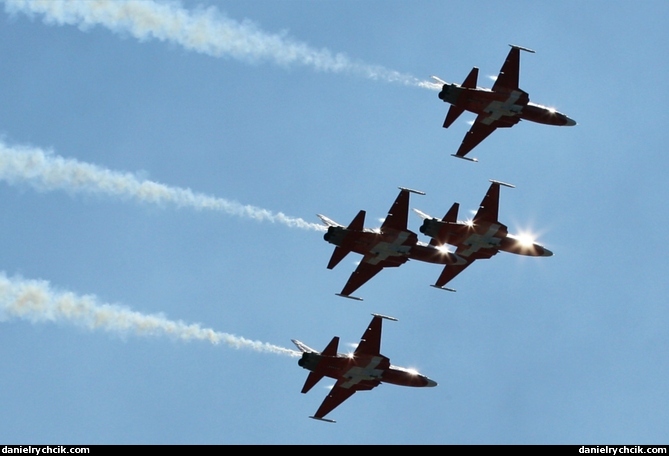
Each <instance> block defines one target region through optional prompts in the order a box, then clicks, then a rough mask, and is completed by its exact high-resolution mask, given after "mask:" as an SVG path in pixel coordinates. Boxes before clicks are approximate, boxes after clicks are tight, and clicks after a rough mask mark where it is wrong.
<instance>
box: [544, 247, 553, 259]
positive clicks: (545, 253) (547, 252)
mask: <svg viewBox="0 0 669 456" xmlns="http://www.w3.org/2000/svg"><path fill="white" fill-rule="evenodd" d="M541 256H545V257H549V256H553V252H551V251H550V250H548V249H547V248H546V247H544V254H543V255H541Z"/></svg>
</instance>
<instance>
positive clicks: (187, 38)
mask: <svg viewBox="0 0 669 456" xmlns="http://www.w3.org/2000/svg"><path fill="white" fill-rule="evenodd" d="M3 1H4V2H5V10H6V11H7V12H8V13H10V14H16V13H19V12H21V13H25V14H27V15H30V16H33V15H35V14H37V15H43V16H44V21H45V22H46V23H47V24H57V25H63V24H68V25H76V26H79V28H81V29H87V28H91V27H94V26H96V25H99V26H103V27H106V28H108V29H109V30H111V31H113V32H115V33H121V34H130V35H131V36H133V37H135V38H137V39H139V40H148V39H156V40H159V41H167V42H170V43H174V44H178V45H180V46H183V47H184V48H185V49H187V50H189V51H195V52H200V53H202V54H207V55H210V56H214V57H223V56H228V57H232V58H235V59H240V60H247V61H263V60H268V61H273V62H275V63H277V64H279V65H283V66H288V65H292V64H300V65H304V66H309V67H312V68H313V69H315V70H317V71H328V72H333V73H350V74H355V75H359V76H363V77H366V78H369V79H374V80H383V81H386V82H395V83H400V84H405V85H411V86H418V87H424V88H428V89H431V88H433V87H432V86H431V85H430V84H431V83H429V82H427V81H420V80H419V79H417V78H415V77H413V76H411V75H408V74H402V73H399V72H397V71H393V70H389V69H387V68H384V67H382V66H378V65H368V64H365V63H362V62H356V61H353V60H351V59H350V58H349V57H348V56H346V55H345V54H342V53H336V54H333V53H332V52H331V51H329V50H327V49H314V48H312V47H310V46H308V45H307V44H304V43H301V42H298V41H295V40H292V39H290V38H289V37H287V36H286V33H278V34H270V33H266V32H264V31H262V30H260V29H259V28H258V26H256V25H255V24H253V23H252V22H250V21H248V20H245V21H243V22H241V23H240V22H237V21H235V20H232V19H230V18H227V17H225V16H224V15H223V14H222V13H220V12H219V11H218V10H217V9H216V8H214V7H209V8H206V9H205V8H197V9H195V10H193V11H189V10H187V9H185V8H183V7H182V6H181V5H180V4H179V3H177V2H156V1H153V0H126V1H118V0H86V1H81V0H3ZM426 84H427V85H426Z"/></svg>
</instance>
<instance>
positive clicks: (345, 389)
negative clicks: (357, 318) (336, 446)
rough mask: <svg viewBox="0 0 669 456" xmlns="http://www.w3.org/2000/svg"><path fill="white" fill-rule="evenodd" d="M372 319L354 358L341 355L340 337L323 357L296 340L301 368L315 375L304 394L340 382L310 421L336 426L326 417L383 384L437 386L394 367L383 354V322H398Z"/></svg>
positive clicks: (414, 374) (312, 376) (334, 339)
mask: <svg viewBox="0 0 669 456" xmlns="http://www.w3.org/2000/svg"><path fill="white" fill-rule="evenodd" d="M372 315H374V318H372V321H371V322H370V323H369V326H368V327H367V330H366V331H365V333H364V334H363V335H362V338H361V339H360V343H359V344H358V347H357V348H356V349H355V351H354V352H353V353H352V354H350V355H346V354H342V353H337V347H338V345H339V337H336V336H335V337H333V338H332V340H331V341H330V343H329V344H328V345H327V347H325V350H323V351H322V352H320V353H319V352H318V351H316V350H314V349H313V348H309V347H308V346H306V345H305V344H303V343H302V342H300V341H299V340H295V339H293V343H294V344H295V345H297V348H299V349H300V350H301V351H302V358H300V360H299V361H298V362H297V364H299V365H300V366H301V367H303V368H305V369H307V370H309V371H311V372H309V376H308V377H307V380H306V382H305V383H304V386H303V387H302V393H306V392H307V391H309V390H310V389H311V388H312V387H313V386H314V385H315V384H316V383H318V382H319V381H320V380H321V379H322V378H323V377H330V378H334V379H335V380H337V383H335V385H334V386H333V387H332V389H331V390H330V393H329V394H328V395H327V396H326V397H325V399H324V400H323V403H322V404H321V406H320V407H319V408H318V410H317V411H316V414H315V415H314V416H311V417H310V418H314V419H316V420H321V421H328V422H331V423H334V422H335V421H333V420H329V419H327V418H324V417H325V415H327V414H328V413H330V412H331V411H332V410H333V409H334V408H335V407H337V406H338V405H339V404H341V403H342V402H344V401H345V400H346V399H348V398H349V397H351V396H353V394H354V393H355V392H356V391H367V390H371V389H372V388H375V387H377V386H378V385H379V384H381V383H392V384H393V385H400V386H437V383H436V382H435V381H434V380H430V379H429V378H427V377H426V376H424V375H421V374H419V373H418V372H415V371H413V370H411V369H405V368H403V367H398V366H393V365H392V364H390V360H389V359H388V358H386V357H385V356H383V355H382V354H381V321H382V319H384V318H385V319H388V320H392V321H397V319H396V318H393V317H387V316H384V315H378V314H372Z"/></svg>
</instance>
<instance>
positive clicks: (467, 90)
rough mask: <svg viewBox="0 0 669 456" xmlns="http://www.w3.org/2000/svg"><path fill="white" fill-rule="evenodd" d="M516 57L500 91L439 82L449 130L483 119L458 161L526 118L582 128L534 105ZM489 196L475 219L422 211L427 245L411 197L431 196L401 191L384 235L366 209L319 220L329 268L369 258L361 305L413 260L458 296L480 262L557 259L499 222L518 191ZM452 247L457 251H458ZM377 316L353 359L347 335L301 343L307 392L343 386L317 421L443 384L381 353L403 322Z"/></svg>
mask: <svg viewBox="0 0 669 456" xmlns="http://www.w3.org/2000/svg"><path fill="white" fill-rule="evenodd" d="M510 46H511V51H509V54H508V56H507V58H506V60H505V62H504V64H503V65H502V69H501V71H500V73H499V76H498V77H497V79H496V81H495V83H494V84H493V87H492V89H483V88H479V87H477V86H476V82H477V78H478V68H476V67H474V68H473V69H472V70H471V72H470V73H469V75H468V76H467V77H466V78H465V81H464V82H463V83H462V85H457V84H449V83H447V82H445V81H442V80H441V79H439V78H436V77H434V76H433V78H434V79H435V80H436V81H438V82H439V83H440V84H441V85H442V86H441V91H440V92H439V98H440V99H441V100H443V101H444V102H447V103H449V104H450V105H451V106H450V108H449V110H448V113H447V114H446V119H445V121H444V124H443V127H444V128H448V127H449V126H451V125H452V124H453V122H454V121H455V120H456V119H457V118H458V117H459V116H460V115H461V114H462V113H463V112H464V111H471V112H473V113H475V114H477V117H476V120H475V121H474V123H473V125H472V127H471V128H470V130H469V132H468V133H467V134H466V135H465V138H464V140H463V141H462V144H461V145H460V147H459V148H458V150H457V152H456V153H455V154H453V156H455V157H457V158H463V159H466V160H470V161H478V160H477V159H475V158H469V157H466V155H467V154H468V153H469V152H470V151H471V150H472V149H473V148H474V147H476V146H477V145H478V144H479V143H480V142H481V141H483V140H484V139H485V138H486V137H487V136H488V135H490V134H491V133H492V132H493V131H494V130H495V129H497V128H506V127H511V126H513V125H515V124H517V123H518V122H520V121H521V120H530V121H533V122H538V123H543V124H548V125H558V126H573V125H576V122H575V121H573V120H572V119H570V118H569V117H567V116H566V115H564V114H562V113H560V112H557V111H556V110H554V109H551V108H547V107H545V106H541V105H539V104H535V103H531V102H530V99H529V95H528V94H527V92H525V91H523V90H522V89H520V88H519V86H518V79H519V73H520V51H527V52H531V53H534V51H532V50H530V49H527V48H524V47H520V46H515V45H510ZM490 182H491V184H490V187H489V188H488V191H487V192H486V194H485V196H484V197H483V200H482V201H481V204H480V205H479V208H478V210H477V212H476V214H475V215H474V218H473V219H471V220H466V221H459V220H458V210H459V203H457V202H456V203H453V205H452V206H451V207H450V209H449V210H448V211H447V212H446V215H444V217H443V218H441V219H438V218H435V217H432V216H430V215H427V214H426V213H424V212H422V211H420V210H417V209H414V211H415V212H416V213H417V214H418V215H419V216H420V217H421V218H422V219H423V224H422V225H421V226H420V228H419V231H420V232H421V233H422V234H424V235H426V236H428V237H429V238H430V241H429V242H427V243H425V242H421V241H419V240H418V235H417V234H416V233H414V232H413V231H411V230H409V229H408V227H407V226H408V217H409V196H410V194H411V193H415V194H419V195H425V193H423V192H421V191H418V190H412V189H409V188H404V187H399V188H400V193H399V195H398V196H397V198H396V199H395V201H394V202H393V204H392V206H391V207H390V209H389V211H388V216H387V217H386V218H385V220H384V221H383V223H382V225H381V227H380V228H378V229H369V228H365V226H364V223H365V215H366V212H365V211H364V210H361V211H359V212H358V214H357V215H356V216H355V217H354V218H353V220H352V221H351V222H350V223H349V224H348V226H344V225H341V224H339V223H337V222H335V221H333V220H332V219H330V218H328V217H326V216H324V215H321V214H318V217H319V218H320V219H321V220H322V221H323V223H324V224H325V225H326V226H327V227H328V228H327V232H326V233H325V235H324V239H325V240H326V241H327V242H328V243H330V244H333V245H334V246H335V248H334V252H333V253H332V256H331V257H330V261H329V262H328V265H327V268H328V269H332V268H334V267H335V266H336V265H337V264H339V263H340V262H341V260H343V259H344V258H345V257H346V256H347V255H348V254H349V253H350V252H355V253H358V254H360V255H362V256H363V257H362V259H361V261H360V263H359V264H358V266H357V267H356V269H355V270H354V271H353V273H352V274H351V276H350V277H349V279H348V281H347V282H346V284H345V285H344V287H343V289H342V290H341V292H340V293H337V295H338V296H342V297H345V298H350V299H355V300H359V301H361V300H362V298H360V297H356V296H353V295H352V293H354V292H355V291H356V290H358V289H359V288H360V287H361V286H362V285H364V284H365V283H366V282H367V281H368V280H370V279H371V278H372V277H374V276H375V275H376V274H378V273H379V272H380V271H381V270H382V269H384V268H388V267H398V266H400V265H402V264H404V263H406V262H407V261H408V260H410V259H413V260H419V261H424V262H428V263H434V264H439V265H443V269H442V272H441V274H440V275H439V276H438V278H437V279H436V281H435V283H434V284H432V286H433V287H435V288H439V289H443V290H448V291H455V290H454V289H452V288H447V287H446V286H445V285H447V284H448V283H449V282H450V281H451V280H453V279H454V278H455V277H456V276H457V275H458V274H460V273H461V272H462V271H464V270H465V269H466V268H467V267H468V266H470V265H471V264H472V263H473V262H474V261H476V260H482V259H488V258H491V257H493V256H494V255H496V254H497V253H498V252H499V251H503V252H508V253H514V254H517V255H526V256H536V257H549V256H552V255H553V253H552V252H551V251H550V250H548V249H547V248H546V247H544V246H542V245H541V244H538V243H536V242H534V241H533V240H530V239H525V237H524V236H522V235H519V234H516V235H514V234H511V233H509V232H508V228H507V226H506V225H504V224H503V223H502V222H500V221H499V198H500V188H501V187H511V188H513V187H514V186H513V185H511V184H507V183H504V182H501V181H497V180H492V179H491V180H490ZM449 248H454V249H455V250H454V251H450V250H449ZM372 315H373V316H374V318H373V319H372V321H371V322H370V324H369V326H368V328H367V330H366V331H365V333H364V334H363V336H362V338H361V340H360V343H359V345H358V346H357V348H356V349H355V351H354V352H353V353H351V354H348V355H347V354H342V353H338V352H337V348H338V345H339V337H334V338H333V339H332V340H331V341H330V343H329V344H328V345H327V346H326V348H325V349H324V350H323V351H322V352H318V351H316V350H314V349H312V348H309V347H308V346H306V345H305V344H303V343H302V342H300V341H297V340H293V343H295V345H296V346H297V347H298V348H299V349H300V350H301V351H302V357H301V358H300V360H299V362H298V364H299V366H301V367H303V368H304V369H307V370H309V371H310V373H309V375H308V377H307V380H306V382H305V384H304V387H303V388H302V393H306V392H308V391H309V390H310V389H311V388H312V387H313V386H314V385H315V384H316V383H317V382H318V381H320V380H321V379H322V378H323V377H330V378H333V379H335V380H336V383H335V385H334V387H333V388H332V389H331V391H330V393H329V394H328V395H327V396H326V398H325V399H324V400H323V403H322V404H321V406H320V407H319V408H318V410H317V411H316V413H315V415H314V416H312V417H311V418H314V419H318V420H322V421H329V422H334V421H333V420H330V419H328V418H325V415H327V414H328V413H330V412H331V411H332V410H334V408H336V407H337V406H338V405H339V404H341V403H342V402H344V401H345V400H346V399H348V398H349V397H351V396H352V395H353V394H354V393H355V392H356V391H365V390H370V389H372V388H374V387H376V386H378V385H379V384H380V383H392V384H396V385H403V386H418V387H421V386H436V385H437V383H436V382H435V381H433V380H430V379H429V378H427V377H425V376H423V375H421V374H419V373H418V372H415V371H412V370H409V369H405V368H401V367H397V366H392V365H391V364H390V361H389V359H388V358H387V357H385V356H383V355H382V354H381V353H380V347H381V322H382V320H383V319H389V320H394V321H396V319H395V318H393V317H388V316H384V315H379V314H372Z"/></svg>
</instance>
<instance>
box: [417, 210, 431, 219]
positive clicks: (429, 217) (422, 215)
mask: <svg viewBox="0 0 669 456" xmlns="http://www.w3.org/2000/svg"><path fill="white" fill-rule="evenodd" d="M413 211H414V212H415V213H416V214H418V216H419V217H420V218H422V219H423V220H427V219H433V218H434V217H432V216H431V215H430V214H426V213H425V212H423V211H421V210H420V209H415V208H414V209H413Z"/></svg>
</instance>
